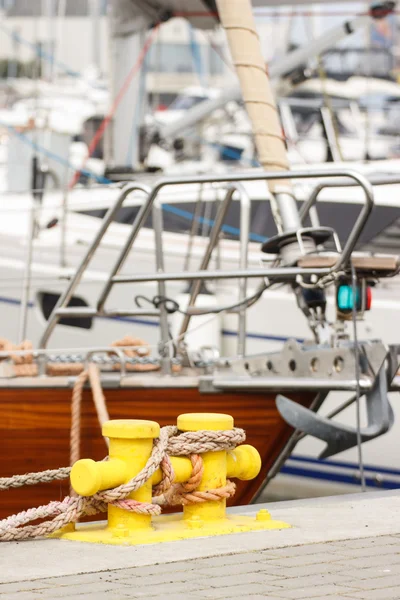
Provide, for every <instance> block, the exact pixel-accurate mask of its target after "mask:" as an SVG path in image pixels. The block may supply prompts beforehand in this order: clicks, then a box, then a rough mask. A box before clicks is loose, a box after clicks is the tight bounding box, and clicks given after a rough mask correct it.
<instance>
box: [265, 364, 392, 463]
mask: <svg viewBox="0 0 400 600" xmlns="http://www.w3.org/2000/svg"><path fill="white" fill-rule="evenodd" d="M365 399H366V407H367V422H368V424H367V426H366V427H363V428H361V430H360V434H361V441H362V442H363V443H364V442H368V441H369V440H373V439H374V438H377V437H379V436H380V435H382V434H384V433H386V432H387V431H389V429H390V428H391V427H392V425H393V423H394V414H393V410H392V407H391V405H390V403H389V398H388V387H387V376H386V371H385V368H384V367H382V368H381V369H380V371H379V373H378V376H377V377H376V379H375V381H374V384H373V387H372V389H371V390H370V391H369V392H367V393H366V394H365ZM276 406H277V409H278V411H279V413H280V415H281V416H282V417H283V419H284V420H285V421H286V422H287V423H289V425H291V426H292V427H294V428H295V429H297V430H300V431H302V432H304V433H305V434H307V435H311V436H313V437H316V438H318V439H320V440H322V441H324V442H326V444H327V445H326V448H325V450H324V451H323V452H322V453H321V454H320V457H319V458H328V457H330V456H333V455H335V454H338V453H339V452H343V451H344V450H348V449H349V448H353V447H355V446H357V429H356V428H354V427H348V426H346V425H342V424H341V423H336V422H334V421H332V420H330V419H328V418H326V417H322V416H321V415H319V414H317V413H314V412H312V411H311V410H309V409H307V408H305V407H304V406H301V405H299V404H297V403H296V402H293V401H292V400H289V398H286V397H285V396H281V395H278V396H277V398H276Z"/></svg>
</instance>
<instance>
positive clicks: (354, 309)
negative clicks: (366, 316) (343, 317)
mask: <svg viewBox="0 0 400 600" xmlns="http://www.w3.org/2000/svg"><path fill="white" fill-rule="evenodd" d="M351 287H352V293H353V307H352V311H351V316H352V320H353V336H354V358H355V364H356V368H355V376H356V423H357V450H358V463H359V465H360V480H361V491H362V492H365V491H366V484H365V473H364V462H363V456H362V439H361V418H360V396H361V390H360V349H359V346H358V336H357V306H356V305H357V301H356V295H357V275H356V270H355V268H354V264H353V262H351Z"/></svg>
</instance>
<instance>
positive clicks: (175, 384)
mask: <svg viewBox="0 0 400 600" xmlns="http://www.w3.org/2000/svg"><path fill="white" fill-rule="evenodd" d="M133 4H134V3H133ZM165 4H167V3H165ZM217 7H218V15H219V18H220V19H221V22H222V24H223V26H224V27H225V28H226V30H227V33H228V39H229V44H230V48H231V52H232V56H233V60H234V63H235V64H236V65H237V68H238V75H239V80H240V81H241V85H242V90H243V97H244V101H245V103H246V105H247V108H248V111H249V116H250V119H251V121H252V123H253V127H254V133H255V139H256V144H257V148H258V154H259V160H260V163H261V164H262V165H263V167H264V168H265V170H257V171H255V172H245V173H234V174H229V173H228V174H211V175H206V176H188V177H182V176H181V177H176V178H166V179H161V180H159V181H158V182H157V183H155V184H154V185H153V186H152V187H150V186H148V185H146V184H145V183H143V182H141V181H133V182H131V183H128V184H126V185H125V186H124V187H122V189H120V190H119V191H118V195H117V198H116V200H115V202H114V203H113V204H112V205H111V207H110V208H109V210H108V211H107V213H106V215H105V217H104V218H103V219H102V221H101V223H100V229H99V230H98V232H97V234H96V236H95V239H94V240H93V242H92V243H91V244H89V246H88V247H87V248H86V251H84V252H83V256H82V258H81V262H80V264H79V265H78V267H77V269H76V271H75V272H74V273H71V270H70V274H69V283H68V284H67V286H66V288H65V290H64V292H63V293H62V294H61V295H59V296H58V297H56V298H55V302H54V298H53V305H52V310H51V309H50V311H49V314H47V323H45V324H44V328H43V332H42V335H41V338H40V341H39V344H38V347H37V348H36V349H34V350H33V351H32V350H31V349H25V348H24V347H22V348H9V349H7V346H6V347H5V350H4V351H3V352H2V354H1V356H2V357H3V358H4V359H5V362H3V365H2V367H3V371H2V374H3V378H2V379H1V382H0V415H1V419H0V429H1V431H0V434H1V439H2V450H3V456H4V457H7V459H6V460H4V461H3V463H2V468H1V469H2V472H1V475H2V476H5V477H7V476H9V475H13V474H15V473H22V472H28V471H37V470H43V469H51V468H57V467H59V466H60V465H65V464H66V463H67V462H68V460H69V437H70V432H69V430H70V404H71V387H72V385H73V384H74V383H75V381H76V372H77V371H78V372H79V370H82V369H84V368H85V366H87V365H88V364H89V363H91V362H95V363H96V364H97V365H98V367H99V369H100V373H101V375H100V381H101V384H102V386H103V388H104V394H105V398H106V402H107V406H108V412H109V415H110V417H111V418H147V419H148V418H150V419H154V420H156V421H158V422H159V423H160V424H161V425H165V424H173V423H174V422H175V420H176V417H177V416H178V415H179V414H181V413H184V412H188V411H192V410H193V407H194V406H195V407H196V410H197V411H199V412H202V411H207V412H223V413H229V414H232V416H233V417H234V419H235V423H236V424H237V425H238V426H241V427H243V428H244V429H245V430H246V432H247V440H248V442H249V443H250V444H253V445H254V446H256V447H257V449H258V450H259V452H260V455H261V457H262V461H263V468H262V471H261V474H260V476H259V477H258V478H257V479H255V480H253V481H252V482H241V483H240V484H239V486H238V491H237V494H236V495H235V497H234V502H235V503H238V504H243V503H246V502H249V501H251V500H252V499H253V498H254V497H255V496H256V494H257V492H259V490H260V488H262V484H263V481H264V479H265V478H266V477H268V474H269V473H270V472H271V470H273V468H274V465H276V464H278V463H279V462H280V461H282V459H283V458H284V457H285V456H287V454H288V453H289V452H290V451H291V448H292V447H293V443H294V441H295V440H296V439H297V438H296V436H298V435H299V432H300V433H301V432H302V433H306V434H310V435H315V436H317V437H318V436H319V437H320V439H323V440H324V441H325V442H326V445H327V446H326V450H325V452H324V456H332V455H334V454H336V453H337V452H340V451H342V450H345V449H348V448H351V447H354V446H355V445H356V444H357V443H358V442H357V440H359V439H360V438H361V440H362V441H369V440H371V439H374V438H376V437H378V436H380V435H383V434H384V433H386V432H387V431H388V430H389V429H390V428H391V426H392V425H393V412H392V409H391V407H390V404H389V400H388V392H389V390H390V389H394V387H393V386H395V385H396V384H395V383H393V380H394V376H395V373H396V371H397V368H398V356H397V350H396V346H393V347H388V346H386V345H385V344H383V343H382V342H380V341H379V340H376V339H375V340H367V341H358V340H357V339H354V340H352V339H351V336H350V335H349V333H348V327H347V325H348V324H349V320H350V322H352V323H353V325H354V327H355V331H357V319H358V318H359V317H361V316H362V315H363V314H364V313H367V312H368V311H369V309H370V301H369V298H370V293H371V290H370V281H371V280H379V279H381V278H382V279H384V278H386V277H391V276H394V275H395V274H396V273H397V272H398V270H399V260H398V257H396V256H372V257H371V256H370V255H363V254H360V255H357V256H356V255H353V252H354V249H355V247H356V244H357V242H358V241H359V239H360V236H361V234H362V232H363V230H364V228H365V226H366V224H367V220H368V218H369V216H370V214H371V211H372V208H373V198H374V193H373V190H372V188H371V185H370V183H369V182H368V180H367V179H366V178H365V177H363V176H362V175H361V174H357V173H355V172H353V171H351V170H348V169H346V168H343V169H342V170H335V171H330V170H329V169H326V168H324V169H311V168H309V169H308V170H307V171H291V172H290V171H288V170H287V167H288V163H287V157H286V151H285V146H284V142H283V139H282V135H281V130H280V124H279V122H278V119H277V113H276V108H275V103H274V100H273V97H272V94H271V90H270V87H269V83H268V77H267V74H266V73H265V69H264V66H263V63H262V57H261V52H260V48H259V44H258V40H257V36H256V34H255V28H254V21H253V17H252V12H251V6H250V4H249V3H248V2H247V0H240V1H239V0H238V1H237V2H231V1H228V0H226V1H225V0H218V1H217ZM238 37H239V39H237V38H238ZM242 52H244V55H242ZM312 179H314V180H315V179H316V180H317V182H318V183H317V188H318V191H319V186H321V185H322V188H323V187H324V186H327V187H329V186H330V185H331V183H332V182H331V181H330V180H331V179H334V180H335V179H336V181H339V183H340V182H343V179H346V180H348V179H351V180H352V181H353V184H354V185H355V186H357V188H358V190H359V191H361V194H362V198H363V200H362V202H363V204H362V208H361V212H360V215H359V216H358V218H357V219H356V222H355V224H354V227H353V228H352V230H351V231H350V235H349V237H348V240H347V242H346V244H345V245H344V247H343V248H342V247H341V245H340V243H339V242H338V239H337V236H336V232H335V231H334V230H333V229H332V228H329V227H327V226H318V225H317V226H315V225H313V224H311V226H303V224H302V221H301V218H302V215H300V214H299V212H298V209H297V205H296V201H295V196H294V191H293V190H294V188H293V187H292V185H291V182H292V180H303V181H311V180H312ZM328 180H329V181H328ZM257 181H259V182H263V185H264V186H265V195H266V196H267V195H269V198H270V202H271V207H272V214H273V216H274V219H275V222H276V226H277V231H276V234H275V235H274V236H272V237H271V238H270V239H268V240H266V241H265V242H264V243H263V244H262V246H261V248H259V253H260V254H262V255H263V256H264V261H263V263H262V265H261V266H259V265H258V266H253V265H251V266H250V265H249V263H248V257H249V247H248V243H249V227H248V223H249V221H248V218H249V210H248V208H249V202H248V196H247V194H246V191H245V188H244V185H245V184H246V183H247V184H248V185H250V184H251V183H254V182H257ZM266 182H267V183H268V187H269V191H268V190H267V186H266V185H265V183H266ZM321 182H322V183H321ZM190 185H193V186H197V187H202V186H203V187H204V186H211V187H213V186H217V187H218V188H219V189H220V190H221V193H222V200H221V201H220V203H219V209H218V213H217V215H216V217H215V219H214V223H213V226H212V228H211V231H210V235H209V239H208V240H206V241H205V242H204V243H203V250H204V252H203V255H202V256H200V259H199V263H198V265H197V266H196V267H195V268H194V269H193V270H187V271H185V272H182V271H175V272H171V271H166V270H165V268H164V246H163V224H162V203H161V202H160V200H159V198H160V195H161V192H162V190H163V189H165V188H170V189H171V191H172V193H174V191H176V189H177V188H179V187H180V186H190ZM133 192H139V193H141V194H142V197H143V198H144V199H142V201H141V202H140V206H139V211H138V213H137V215H136V217H135V218H134V222H133V224H132V227H131V228H130V231H129V235H128V238H127V239H126V240H125V241H124V243H123V244H122V246H121V248H120V251H119V252H118V253H116V256H115V261H114V263H113V264H111V265H110V267H109V269H108V271H107V276H106V279H105V280H104V281H103V282H102V283H103V286H102V289H101V293H100V295H99V296H98V297H97V298H95V297H93V303H92V304H91V305H90V306H87V305H82V303H79V302H76V301H75V302H74V301H73V299H74V298H75V297H76V296H75V294H76V292H77V289H78V285H79V284H80V282H81V281H82V279H83V277H84V276H85V274H86V276H87V275H88V274H89V276H90V273H89V268H90V263H91V260H92V259H94V260H96V254H97V251H98V249H99V247H100V244H101V242H102V241H103V240H104V239H105V236H106V235H107V234H108V233H109V232H110V229H111V227H112V223H113V220H114V218H115V216H116V215H117V213H118V211H119V210H120V209H122V208H123V206H124V202H125V200H126V199H127V197H128V196H129V194H131V193H133ZM234 194H236V195H237V197H239V199H240V200H239V203H240V207H241V211H242V213H243V221H242V225H243V226H242V228H241V242H240V246H239V249H240V263H239V266H238V267H232V265H230V267H229V268H221V269H219V268H217V269H212V268H211V264H212V263H211V259H212V258H213V255H214V256H215V254H216V248H217V244H218V240H219V236H220V233H221V229H222V226H223V223H224V220H225V217H226V214H227V211H228V210H229V207H230V206H231V203H232V198H233V196H234ZM316 200H317V196H315V197H314V196H310V198H309V202H308V203H306V204H307V206H306V207H305V208H306V209H307V210H309V209H311V208H312V207H313V205H314V203H315V202H316ZM150 215H152V224H153V229H154V235H155V241H154V254H155V262H156V266H155V269H154V272H152V273H149V272H145V273H143V269H142V268H141V266H140V265H139V266H138V268H137V269H135V270H133V271H132V270H131V269H129V270H128V271H127V270H124V266H127V263H126V259H127V256H128V255H129V252H130V251H131V249H132V248H134V247H135V243H136V240H137V238H138V237H139V236H140V234H141V233H142V231H143V228H144V225H145V223H146V221H147V219H148V217H149V216H150ZM303 216H304V215H303ZM328 240H332V241H333V243H334V250H333V251H329V252H326V251H324V250H323V248H322V246H323V244H324V243H326V242H327V241H328ZM228 245H229V242H228ZM100 260H101V259H100ZM228 262H229V260H228ZM131 264H133V263H131ZM209 280H213V281H216V282H218V283H221V282H222V283H223V282H224V281H227V280H236V281H237V280H239V289H240V295H239V298H238V300H235V301H232V298H231V299H230V300H228V301H226V302H225V303H224V304H219V303H218V305H217V306H215V305H214V306H210V305H209V306H208V307H204V306H200V305H199V304H197V303H196V300H197V299H198V298H199V295H204V294H200V292H203V290H202V286H201V284H202V282H207V281H209ZM251 281H256V282H257V284H258V288H257V289H256V290H255V291H253V292H252V293H250V292H249V291H248V289H247V285H248V284H249V283H250V282H251ZM173 282H184V283H188V284H189V288H188V293H187V296H188V301H187V305H186V307H185V308H184V309H183V311H182V312H183V313H184V314H183V315H182V317H183V318H182V322H181V323H179V325H178V330H177V331H178V334H177V335H175V336H172V339H171V334H170V326H171V323H170V321H171V318H170V312H173V311H174V312H177V311H176V310H175V309H176V306H175V305H174V304H173V301H172V309H173V310H171V302H170V298H169V296H168V294H167V284H169V283H173ZM27 283H29V282H27ZM283 284H286V285H289V286H290V287H291V288H292V289H293V293H294V297H295V298H296V301H297V302H298V304H299V318H304V317H305V318H306V322H307V323H308V325H309V328H310V333H311V339H312V341H311V343H309V344H307V343H303V342H302V341H299V340H295V339H290V340H288V341H287V342H286V343H285V344H284V345H283V347H281V348H279V349H278V350H272V351H271V350H269V351H265V350H261V351H260V352H258V353H257V354H254V353H253V354H249V353H248V352H247V351H246V347H245V341H246V331H247V326H246V313H247V309H248V308H250V307H251V306H252V305H256V303H257V301H258V300H259V299H260V298H261V296H262V295H263V293H264V292H265V291H266V290H268V289H269V288H270V287H272V286H275V285H283ZM150 285H155V286H156V288H157V292H158V301H156V300H155V299H154V298H153V299H152V302H151V303H150V305H149V304H143V303H142V304H139V306H138V307H136V308H133V309H132V307H131V308H121V307H120V306H117V307H116V308H115V304H114V305H113V306H114V307H113V308H109V304H110V302H115V296H114V295H113V292H114V290H115V289H117V287H124V286H132V287H134V288H135V289H138V288H139V289H141V288H140V286H150ZM328 286H332V288H333V289H334V304H335V321H334V324H333V326H332V325H331V324H330V323H329V322H328V319H327V317H326V312H325V309H326V294H325V288H326V287H328ZM128 289H129V288H128ZM353 299H354V301H353ZM45 300H47V301H51V300H52V299H51V298H50V299H49V298H47V299H43V302H44V301H45ZM109 300H110V302H109ZM142 300H143V299H142ZM172 300H173V299H172ZM27 306H28V305H27V304H26V307H27ZM50 306H51V304H50ZM178 308H180V309H181V307H179V306H178ZM229 312H233V315H235V316H234V319H235V320H237V325H236V327H237V334H238V347H237V348H236V350H235V352H234V353H232V354H231V355H223V356H221V355H219V354H218V353H215V352H213V348H200V349H199V351H198V352H197V353H196V354H195V355H193V354H192V353H191V351H190V348H189V349H188V348H187V347H186V346H185V343H184V342H185V338H186V335H187V334H188V332H190V329H189V326H190V320H191V319H192V318H193V320H195V319H196V318H199V317H202V318H203V317H204V316H206V315H207V314H210V316H212V315H218V314H219V313H229ZM301 312H302V313H303V316H302V315H301ZM96 317H100V318H104V319H107V318H120V319H123V318H127V317H128V318H132V319H152V320H154V319H156V320H157V321H158V323H159V334H160V336H159V340H158V344H157V352H158V354H156V353H154V358H152V356H149V355H148V352H147V350H146V347H145V346H144V345H143V343H142V342H139V341H136V342H129V343H125V344H124V343H123V344H122V346H121V345H119V344H117V345H112V344H111V342H107V341H106V340H104V342H103V344H102V347H100V346H99V345H95V344H93V345H91V346H90V347H83V348H80V349H79V348H74V349H71V348H64V350H62V349H58V350H55V349H54V348H52V349H47V345H48V343H49V340H50V339H51V336H52V334H53V332H56V331H57V327H58V326H60V327H62V325H59V324H60V323H61V322H62V320H64V322H65V319H69V320H71V319H72V320H80V321H81V323H82V322H86V323H87V324H88V323H90V320H91V319H94V318H96ZM85 320H86V321H85ZM84 328H85V327H83V329H84ZM89 329H90V326H89ZM21 330H24V323H23V326H22V328H21ZM188 337H189V336H188ZM275 341H276V342H277V341H279V340H275ZM104 344H105V345H104ZM124 346H129V347H130V348H128V349H127V350H129V349H130V350H132V348H131V347H132V346H133V347H134V348H133V350H134V352H133V354H132V352H131V353H129V354H125V353H124ZM136 346H138V348H137V349H136V350H135V348H136ZM143 346H144V350H145V351H144V354H143ZM21 360H22V362H27V363H28V365H27V366H28V367H29V368H28V369H26V370H25V373H23V371H24V369H22V370H21V369H18V368H17V367H18V366H20V365H19V363H20V362H21ZM146 365H147V366H146ZM22 366H25V365H22ZM63 366H64V367H65V368H64V369H63ZM135 371H136V372H135ZM55 372H56V373H57V374H56V375H54V374H53V373H55ZM71 372H74V374H71ZM333 390H341V391H348V392H353V393H355V401H356V402H358V401H359V399H360V397H361V396H363V395H364V396H365V397H366V403H367V406H368V417H369V422H368V426H367V427H365V428H362V429H361V430H360V431H359V432H357V429H356V428H355V427H352V428H351V427H341V426H340V425H339V424H338V423H336V422H334V421H332V422H330V421H328V420H326V419H325V420H324V419H322V418H321V417H320V416H319V415H318V413H317V411H318V409H319V408H320V407H321V405H322V403H323V402H324V400H325V398H326V396H327V394H328V393H329V392H330V391H333ZM282 394H285V396H283V395H282ZM293 428H294V429H295V433H293ZM81 432H82V439H81V453H82V455H84V456H91V457H92V458H102V457H103V456H104V454H105V451H106V450H105V447H104V441H103V439H102V437H101V434H100V428H99V426H98V423H97V417H96V411H95V409H94V407H93V405H92V402H91V399H90V390H89V389H85V390H84V393H83V409H82V420H81ZM67 486H68V484H67V482H61V483H60V482H56V483H55V482H53V483H51V484H44V485H41V486H38V487H37V488H32V490H31V491H30V494H29V496H27V495H25V494H23V493H21V491H20V490H17V489H14V490H9V491H7V492H5V493H3V494H1V495H0V514H1V515H4V516H5V515H6V514H9V513H10V512H15V511H18V510H22V509H24V508H27V507H28V506H30V505H32V504H43V503H45V502H46V501H48V500H50V499H51V498H54V496H55V495H56V496H57V497H59V496H60V495H62V494H63V493H64V492H67Z"/></svg>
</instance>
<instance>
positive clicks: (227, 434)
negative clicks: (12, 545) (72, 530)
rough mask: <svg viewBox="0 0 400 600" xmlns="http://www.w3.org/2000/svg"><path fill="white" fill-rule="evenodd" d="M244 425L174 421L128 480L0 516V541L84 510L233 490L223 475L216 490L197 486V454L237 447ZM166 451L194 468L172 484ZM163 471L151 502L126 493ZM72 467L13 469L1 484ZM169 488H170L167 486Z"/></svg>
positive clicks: (135, 508) (46, 529)
mask: <svg viewBox="0 0 400 600" xmlns="http://www.w3.org/2000/svg"><path fill="white" fill-rule="evenodd" d="M245 438H246V436H245V433H244V431H243V429H237V428H235V429H232V430H228V431H188V432H184V433H182V432H179V431H178V429H177V427H175V426H166V427H162V428H161V429H160V436H159V437H158V438H157V439H155V440H154V443H153V449H152V452H151V455H150V458H149V460H148V461H147V463H146V465H145V467H144V468H143V469H142V470H141V471H140V472H139V473H138V474H137V475H136V476H135V477H133V478H132V479H131V480H130V481H128V482H127V483H124V484H122V485H120V486H117V487H115V488H113V489H109V490H105V491H101V492H98V493H97V494H94V495H93V496H91V497H83V496H76V497H72V496H67V497H66V498H64V500H63V501H62V502H50V503H49V504H47V505H45V506H39V507H37V508H31V509H29V510H26V511H22V512H20V513H18V514H16V515H12V516H10V517H8V518H6V519H4V520H2V521H0V541H18V540H27V539H31V538H38V537H43V536H48V535H50V534H52V533H54V532H56V531H58V530H59V529H61V528H62V527H65V526H66V525H68V524H69V523H76V522H77V521H78V520H79V519H81V518H82V517H84V516H88V515H95V514H97V513H101V512H105V511H106V510H107V505H108V504H112V505H113V506H117V507H118V508H122V509H124V510H128V511H132V512H135V513H138V514H147V515H159V514H160V512H161V507H160V506H161V505H163V504H167V503H168V504H184V505H185V504H191V503H198V502H207V501H210V500H221V499H222V498H228V497H230V496H232V495H233V494H234V492H235V485H234V484H233V483H232V482H231V481H229V480H228V481H227V483H226V485H225V486H223V487H221V488H217V489H215V490H204V491H199V490H197V489H196V488H197V487H198V486H199V485H200V482H201V477H202V473H203V461H202V459H201V456H199V454H201V453H203V452H216V451H220V450H228V449H233V448H235V447H236V446H237V445H238V444H241V443H242V442H243V441H244V440H245ZM170 455H179V456H189V457H190V459H191V462H192V466H193V471H192V474H191V477H190V479H189V480H188V481H187V482H186V483H183V484H173V479H174V477H173V469H172V465H171V461H170V458H169V456H170ZM158 468H161V471H162V475H163V477H162V481H161V483H160V484H158V486H155V488H154V492H155V494H156V496H155V498H154V501H153V502H152V503H144V502H137V501H136V500H132V499H130V498H128V496H129V495H130V494H131V493H132V492H135V491H136V490H138V489H139V488H141V487H142V486H143V485H144V484H145V483H146V482H147V481H148V480H149V479H150V478H151V477H152V476H153V474H154V473H155V472H156V470H157V469H158ZM70 470H71V468H70V467H64V468H62V469H57V470H54V471H42V472H39V473H29V474H27V475H16V476H14V477H10V478H2V479H0V489H1V490H6V489H10V488H13V487H19V486H21V485H33V484H34V483H42V482H49V481H53V480H55V479H64V478H66V477H68V475H69V473H70ZM169 490H170V491H169ZM37 519H47V520H45V521H44V522H43V523H40V524H38V525H28V523H30V522H32V521H35V520H37Z"/></svg>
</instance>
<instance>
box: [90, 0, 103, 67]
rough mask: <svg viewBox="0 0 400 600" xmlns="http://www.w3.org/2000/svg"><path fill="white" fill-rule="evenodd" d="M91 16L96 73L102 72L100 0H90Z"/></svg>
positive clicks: (93, 60) (93, 59)
mask: <svg viewBox="0 0 400 600" xmlns="http://www.w3.org/2000/svg"><path fill="white" fill-rule="evenodd" d="M90 17H91V21H92V60H91V62H92V64H93V66H94V67H95V69H96V74H100V71H101V69H100V65H101V50H100V0H90Z"/></svg>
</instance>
